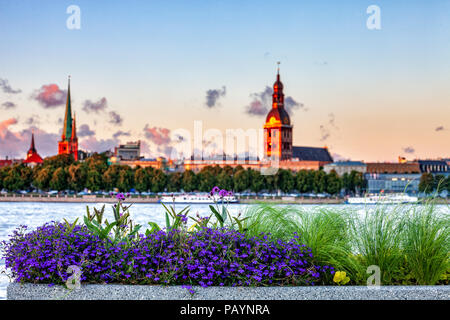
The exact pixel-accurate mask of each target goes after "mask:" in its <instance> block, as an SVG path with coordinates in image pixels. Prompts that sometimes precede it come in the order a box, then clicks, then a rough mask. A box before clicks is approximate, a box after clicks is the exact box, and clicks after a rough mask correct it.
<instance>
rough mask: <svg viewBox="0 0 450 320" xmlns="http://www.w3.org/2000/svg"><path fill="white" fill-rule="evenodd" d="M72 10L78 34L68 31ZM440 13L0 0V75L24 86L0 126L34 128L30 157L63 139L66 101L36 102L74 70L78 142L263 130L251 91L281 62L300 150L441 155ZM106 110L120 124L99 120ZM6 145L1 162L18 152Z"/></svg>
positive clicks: (424, 8)
mask: <svg viewBox="0 0 450 320" xmlns="http://www.w3.org/2000/svg"><path fill="white" fill-rule="evenodd" d="M73 4H75V5H78V6H79V7H80V9H81V29H80V30H69V29H67V27H66V20H67V18H68V17H69V15H68V14H67V13H66V9H67V7H68V6H69V5H73ZM370 5H377V6H379V7H380V9H381V30H369V29H367V27H366V20H367V18H368V16H369V15H368V14H367V13H366V9H367V7H368V6H370ZM449 15H450V1H446V0H441V1H440V0H431V1H422V0H417V1H400V0H395V1H375V0H372V1H276V2H275V1H273V2H271V1H261V0H260V1H232V0H227V1H213V0H211V1H97V0H96V1H25V0H22V1H9V0H0V37H1V39H2V40H1V42H2V44H3V45H2V50H0V79H6V80H7V81H8V83H9V84H10V86H11V87H13V88H19V89H20V90H21V93H19V94H9V93H5V92H2V91H1V90H0V105H1V104H2V103H4V102H7V101H8V102H13V103H14V104H15V105H16V106H15V107H13V108H3V109H0V111H1V113H0V123H1V122H2V121H6V120H8V119H11V118H14V119H17V123H15V124H14V125H10V126H8V127H7V128H6V125H4V126H3V127H4V128H6V129H3V130H9V131H10V132H11V133H12V134H14V135H15V136H16V137H17V138H18V139H21V141H22V140H23V143H25V142H26V141H27V138H26V137H22V135H23V134H25V133H28V131H27V130H28V129H29V128H30V127H31V126H35V127H37V128H38V129H39V130H41V131H42V136H41V138H39V136H38V137H37V144H38V148H39V142H40V140H41V141H43V139H44V138H49V137H50V136H48V135H45V134H44V132H45V133H46V134H53V135H57V134H58V131H59V130H60V125H59V124H58V119H59V118H61V117H62V116H63V113H64V106H63V105H61V106H57V107H52V108H44V107H42V105H40V104H39V103H38V102H37V101H36V99H33V98H32V97H31V96H32V94H33V92H35V91H36V90H38V89H39V88H41V87H42V86H43V85H49V84H57V85H58V86H59V87H60V88H61V89H62V90H64V89H65V88H66V86H67V76H68V75H69V74H70V75H71V76H72V97H73V105H74V110H75V111H76V112H77V122H78V126H80V125H82V124H85V125H87V126H88V127H89V128H90V130H91V131H92V132H95V135H87V136H85V139H86V142H85V144H84V145H85V146H86V147H90V148H93V149H95V148H104V147H105V145H108V143H109V144H114V143H116V142H117V140H114V139H113V138H112V136H113V134H114V133H116V132H117V131H119V130H120V131H123V132H129V135H128V136H122V137H121V138H120V140H121V141H122V142H124V141H126V140H134V139H143V140H146V141H147V143H148V150H147V152H148V153H149V154H156V153H158V152H160V151H161V149H162V145H161V143H160V141H161V139H157V138H158V137H155V135H154V132H158V133H159V134H164V133H163V131H162V129H168V130H169V131H173V130H175V129H177V128H186V129H188V130H191V129H192V127H193V121H194V120H202V121H203V122H204V127H208V128H218V129H219V130H225V129H226V128H244V129H247V128H260V127H261V126H262V124H263V122H264V116H262V117H261V116H256V115H251V114H248V113H246V112H245V110H246V107H247V106H248V105H249V104H250V103H251V102H252V99H253V97H254V96H251V94H254V93H259V92H262V91H263V90H264V89H265V87H266V86H271V85H272V83H273V81H274V79H275V72H276V62H277V61H281V77H282V81H283V82H284V84H285V94H286V95H287V96H291V97H292V98H293V99H294V100H295V101H297V102H298V103H299V104H303V106H304V107H299V108H297V110H294V111H293V112H292V113H291V120H292V122H293V124H294V144H295V145H311V146H324V145H327V146H328V147H330V149H331V151H332V152H333V153H336V154H339V155H341V156H342V157H345V158H352V159H355V160H367V161H381V160H395V159H396V158H397V156H398V155H403V156H406V157H407V158H415V157H422V158H423V157H439V156H442V157H448V156H450V155H449V154H448V150H450V142H449V141H450V129H449V128H450V123H449V119H450V97H449V96H450V95H449V94H448V92H449V84H450V59H449V57H450V19H449ZM223 86H225V87H226V94H225V95H224V96H221V97H220V98H219V99H218V101H217V105H216V106H215V107H213V108H208V107H206V106H205V100H206V92H207V91H208V90H212V89H220V88H222V87H223ZM102 98H106V100H107V107H106V109H105V110H106V111H104V112H103V113H90V114H88V113H86V112H83V109H82V108H83V105H84V102H85V101H86V100H90V101H93V102H96V101H100V99H102ZM110 111H114V112H116V113H117V114H119V115H120V116H121V118H122V119H123V121H122V122H121V124H120V125H118V124H111V123H109V122H106V121H105V119H106V118H105V117H107V115H108V112H110ZM35 115H38V117H35ZM30 117H34V118H36V119H35V121H34V123H33V124H30V122H31V121H29V120H28V119H29V118H30ZM146 127H147V128H155V131H152V132H151V133H150V134H148V132H146V131H145V130H144V128H146ZM441 127H442V129H440V128H441ZM1 128H2V126H1V125H0V130H1ZM438 129H439V130H438ZM5 132H6V131H5ZM38 132H40V131H38ZM164 132H167V131H164ZM3 136H4V137H6V134H5V133H3ZM51 137H53V138H54V136H51ZM0 139H2V134H1V132H0ZM3 140H5V138H3ZM163 140H164V139H163ZM164 141H165V140H164ZM42 143H43V142H42ZM1 146H3V148H1V149H0V156H5V155H8V154H10V155H13V154H14V152H11V151H10V150H6V149H7V146H8V144H7V143H6V142H4V143H3V144H1V141H0V147H1ZM25 149H26V148H25ZM405 150H406V151H405ZM411 150H414V151H413V152H411ZM25 152H26V150H24V151H23V153H25ZM51 152H52V150H51V149H50V150H44V152H43V153H51ZM55 152H56V146H55ZM446 152H447V154H446ZM17 156H19V155H17Z"/></svg>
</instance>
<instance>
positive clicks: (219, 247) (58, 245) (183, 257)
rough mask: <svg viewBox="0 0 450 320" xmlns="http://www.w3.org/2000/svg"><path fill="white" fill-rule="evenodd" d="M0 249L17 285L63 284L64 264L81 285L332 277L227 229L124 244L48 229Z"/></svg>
mask: <svg viewBox="0 0 450 320" xmlns="http://www.w3.org/2000/svg"><path fill="white" fill-rule="evenodd" d="M3 244H4V249H5V250H4V251H5V252H4V258H5V263H6V267H7V268H8V269H9V270H11V272H12V275H13V277H14V278H15V279H16V281H18V282H32V283H54V284H59V283H63V282H64V281H65V280H66V279H67V274H65V270H66V269H67V267H68V266H69V265H78V266H80V267H81V269H82V272H83V274H82V278H81V281H82V282H85V283H124V284H125V283H126V284H171V285H175V284H176V285H184V286H190V285H200V286H203V287H208V286H263V285H308V284H310V285H312V284H314V283H318V282H319V283H320V282H322V283H323V281H324V279H325V278H327V277H328V276H329V275H331V274H333V273H334V269H333V268H332V267H328V266H316V265H313V264H312V263H311V260H312V259H311V250H310V249H308V248H307V247H306V246H305V245H301V244H298V238H297V237H295V238H293V239H292V240H290V241H288V242H284V241H281V240H278V241H273V240H271V239H270V238H269V237H268V236H266V235H263V234H261V236H259V237H253V238H250V239H249V238H246V237H245V235H244V234H241V233H239V232H236V231H234V230H230V229H210V228H206V227H205V228H203V229H201V230H199V231H196V232H194V233H186V232H181V231H178V230H172V231H170V232H166V231H159V232H155V233H152V234H150V235H148V236H144V235H140V236H139V238H138V239H137V240H136V241H135V242H133V243H132V244H131V246H126V245H125V244H123V243H120V244H118V245H115V246H114V245H109V246H107V245H106V243H104V242H102V241H101V240H99V239H98V238H97V237H95V236H93V235H92V234H90V233H89V232H88V231H87V229H86V228H84V227H79V226H77V227H76V228H75V229H74V230H73V231H72V232H68V231H67V230H66V229H65V226H64V225H63V224H46V225H44V226H42V227H40V228H38V229H37V230H36V231H33V232H31V233H24V232H20V231H16V232H15V233H14V234H13V235H12V237H11V239H10V241H9V242H5V243H3Z"/></svg>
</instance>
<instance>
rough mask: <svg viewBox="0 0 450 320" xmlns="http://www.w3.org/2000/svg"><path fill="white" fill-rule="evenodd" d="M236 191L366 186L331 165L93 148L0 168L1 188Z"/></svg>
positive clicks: (358, 188) (315, 190)
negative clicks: (153, 159)
mask: <svg viewBox="0 0 450 320" xmlns="http://www.w3.org/2000/svg"><path fill="white" fill-rule="evenodd" d="M216 185H217V186H219V187H220V188H223V189H227V190H233V191H234V192H243V191H251V192H261V191H268V192H274V191H277V190H281V191H282V192H285V193H289V192H291V191H297V192H301V193H311V192H313V193H329V194H333V195H334V194H338V193H340V192H341V190H345V192H346V193H355V192H356V191H361V190H362V189H364V187H365V180H364V178H363V175H362V174H361V173H359V172H356V171H353V172H351V173H350V174H344V175H343V176H342V177H340V176H339V175H338V174H337V173H336V172H335V171H331V172H330V173H326V172H325V171H323V170H316V171H313V170H301V171H298V172H293V171H290V170H284V169H279V170H278V172H277V173H276V174H275V175H262V174H261V173H260V172H259V171H258V170H253V169H244V168H243V167H242V166H237V167H235V168H232V167H230V166H224V167H219V166H217V165H216V166H208V167H205V168H203V169H202V170H201V171H200V172H198V173H194V172H193V171H191V170H186V171H184V172H168V173H167V172H165V171H163V170H161V169H155V168H151V167H146V168H142V167H136V168H131V167H129V166H126V165H116V164H113V165H108V162H107V157H106V156H105V155H104V154H94V155H93V156H91V157H89V158H87V159H86V160H85V161H84V162H76V161H74V160H73V157H72V156H71V155H57V156H54V157H50V158H46V159H45V160H44V163H43V164H40V165H37V166H35V167H34V168H30V167H27V166H25V165H23V164H16V165H13V166H7V167H3V168H0V189H6V190H9V191H16V190H32V189H40V190H58V191H63V190H73V191H77V192H79V191H81V190H84V189H85V188H86V189H88V190H90V191H100V190H105V191H110V190H114V189H115V188H117V189H119V190H120V191H122V192H128V191H130V190H131V189H135V190H137V191H140V192H143V191H150V192H155V193H157V192H164V191H167V192H177V191H181V190H183V191H185V192H191V191H206V192H209V191H210V190H211V189H212V188H213V187H214V186H216Z"/></svg>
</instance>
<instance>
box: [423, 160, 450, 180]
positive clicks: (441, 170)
mask: <svg viewBox="0 0 450 320" xmlns="http://www.w3.org/2000/svg"><path fill="white" fill-rule="evenodd" d="M417 162H418V164H419V167H420V172H422V173H424V172H427V173H432V174H434V175H436V174H441V175H445V176H447V175H450V165H449V164H448V163H447V161H445V160H418V161H417Z"/></svg>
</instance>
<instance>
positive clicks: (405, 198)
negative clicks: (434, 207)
mask: <svg viewBox="0 0 450 320" xmlns="http://www.w3.org/2000/svg"><path fill="white" fill-rule="evenodd" d="M418 201H419V198H417V197H414V196H410V195H407V194H403V193H400V194H399V193H393V194H381V195H367V196H365V197H350V198H348V199H347V201H346V203H348V204H400V203H417V202H418Z"/></svg>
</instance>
